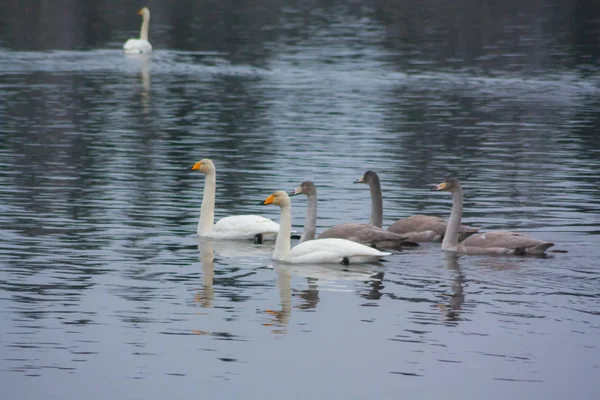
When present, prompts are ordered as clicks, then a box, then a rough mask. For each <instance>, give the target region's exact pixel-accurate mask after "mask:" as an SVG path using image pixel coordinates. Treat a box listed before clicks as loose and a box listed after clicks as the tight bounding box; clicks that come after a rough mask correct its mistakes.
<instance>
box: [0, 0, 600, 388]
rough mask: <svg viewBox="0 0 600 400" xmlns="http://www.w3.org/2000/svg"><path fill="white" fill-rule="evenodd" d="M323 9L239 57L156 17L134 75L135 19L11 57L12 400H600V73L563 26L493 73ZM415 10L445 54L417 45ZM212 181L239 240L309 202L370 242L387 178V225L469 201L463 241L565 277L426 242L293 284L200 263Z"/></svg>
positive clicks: (211, 245)
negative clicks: (311, 191) (516, 241)
mask: <svg viewBox="0 0 600 400" xmlns="http://www.w3.org/2000/svg"><path fill="white" fill-rule="evenodd" d="M26 3H27V2H26ZM109 3H110V2H109ZM322 3H323V4H321V3H318V4H320V6H319V7H316V6H315V8H302V7H303V6H300V7H301V8H296V6H292V5H289V6H288V7H283V8H281V9H277V10H276V11H275V10H272V11H270V12H265V16H264V18H263V19H258V20H257V21H258V22H256V23H255V24H254V25H253V24H247V25H243V27H240V28H239V29H240V31H239V32H238V31H235V30H234V31H235V32H237V34H239V37H238V36H236V35H229V36H227V35H225V36H226V38H225V39H223V37H222V36H223V35H221V33H222V32H221V30H220V29H221V28H222V26H221V25H218V27H217V28H215V29H216V31H215V32H213V33H212V35H213V36H207V37H206V38H205V39H199V38H200V37H203V36H202V33H206V29H207V22H206V21H204V20H202V21H204V22H202V21H195V22H194V21H192V22H190V21H187V22H189V23H190V24H191V25H190V28H189V30H187V31H183V32H182V31H181V29H183V28H182V27H181V26H179V27H178V26H177V24H176V23H175V22H173V21H172V20H171V19H169V18H171V17H173V16H172V15H171V14H168V13H167V12H166V10H165V9H164V6H160V5H158V4H156V7H154V8H153V7H152V3H150V7H151V9H157V11H156V12H155V13H154V14H153V22H152V23H151V37H150V39H151V41H152V43H153V44H154V46H155V49H156V51H155V52H154V53H153V54H152V55H151V56H125V55H124V54H122V52H121V50H120V46H121V45H122V43H123V42H124V40H125V39H126V38H127V37H131V36H133V35H135V32H136V30H137V29H138V26H139V21H138V19H137V18H135V17H134V16H135V11H137V8H136V6H135V5H133V4H132V5H131V7H130V8H131V10H123V9H121V8H119V10H118V13H119V15H118V18H117V21H119V23H118V24H117V23H116V22H114V20H113V23H114V24H115V25H118V27H112V26H111V27H110V29H108V30H106V29H104V30H102V28H101V26H103V25H102V24H95V25H93V28H94V29H98V30H99V31H98V32H100V33H98V32H96V31H94V32H96V33H95V34H94V35H91V36H89V37H88V36H85V38H87V39H85V40H84V39H81V38H80V37H79V36H77V35H75V34H73V37H74V39H73V40H72V41H68V40H67V41H66V42H64V41H61V40H63V39H64V37H63V36H60V35H58V36H56V35H55V36H52V35H50V36H48V37H45V38H44V40H41V41H35V40H33V39H31V38H29V39H28V38H23V37H20V36H19V34H18V33H19V31H18V30H16V29H17V28H15V26H16V25H14V26H13V25H11V26H13V28H10V29H13V30H8V29H7V30H5V31H3V34H2V35H0V120H1V121H2V122H1V123H0V171H1V173H0V224H1V226H2V230H1V234H2V240H1V241H0V385H1V386H2V392H3V396H2V398H6V399H29V398H48V399H50V398H51V399H76V398H77V399H78V398H81V397H82V396H85V397H86V398H89V399H105V398H115V399H166V398H181V399H191V398H206V397H208V398H252V399H265V398H294V399H295V398H298V399H300V398H303V399H304V398H307V397H309V396H310V397H314V398H340V399H348V398H398V395H399V394H400V393H401V394H403V395H405V396H408V397H413V398H425V399H429V398H440V397H443V398H451V399H467V398H473V399H474V398H482V397H483V396H485V397H486V398H491V399H505V398H523V399H532V398H540V399H542V398H543V399H549V398H552V399H563V398H577V399H594V398H596V397H597V395H598V393H599V391H600V385H599V383H598V376H599V374H600V266H599V263H598V257H599V256H600V247H599V244H600V186H599V184H598V182H599V180H598V177H599V176H600V136H599V135H600V134H599V132H600V119H599V118H598V116H599V115H600V79H599V78H598V76H600V75H598V72H600V68H599V65H600V64H599V63H598V61H597V60H598V57H597V54H596V53H595V52H597V51H598V50H597V48H596V49H595V50H593V49H592V48H591V47H586V42H585V41H583V42H582V43H583V44H582V43H580V42H576V43H575V44H573V43H565V42H563V41H562V40H563V38H564V37H566V36H565V35H563V34H564V33H565V32H569V29H570V26H567V25H561V24H560V23H561V21H562V19H560V18H559V16H560V15H561V12H560V7H562V6H563V5H561V4H559V2H556V5H555V6H553V7H550V8H544V10H545V11H544V12H541V14H539V15H538V14H536V16H537V17H539V23H540V25H539V26H538V28H539V30H536V31H529V29H530V26H531V25H529V24H528V21H527V20H525V21H524V20H523V18H525V19H527V18H526V17H527V16H528V15H529V14H527V13H525V14H523V15H521V16H520V17H519V18H516V17H515V18H514V19H511V18H508V19H506V18H505V19H504V20H502V19H499V18H492V19H491V20H493V21H503V22H501V23H500V22H498V23H497V24H496V25H494V26H493V27H490V28H489V31H487V33H488V36H485V40H487V42H486V43H487V44H486V43H483V44H481V46H480V47H477V46H478V44H474V43H472V42H470V41H469V40H470V39H468V38H471V37H473V35H467V36H465V37H463V36H461V35H460V34H458V33H457V32H454V31H452V30H447V29H446V28H447V26H446V25H445V23H444V22H443V21H445V20H444V19H443V18H441V17H440V18H439V19H436V18H434V17H431V16H429V17H428V16H427V15H424V14H423V15H422V14H419V13H418V12H417V11H414V10H413V14H409V16H407V17H405V16H404V14H402V13H395V12H393V11H394V10H387V9H386V7H385V5H381V4H379V3H378V2H364V4H363V3H360V2H359V3H356V4H361V5H360V6H358V5H355V6H352V7H347V6H344V5H343V4H338V3H337V2H322ZM161 4H162V3H161ZM258 4H262V3H260V2H259V3H258ZM262 5H263V6H264V4H262ZM119 7H122V6H119ZM160 7H163V9H161V8H160ZM552 10H554V11H552ZM557 10H558V11H557ZM125 11H127V12H125ZM129 11H132V12H131V13H132V14H133V16H131V18H129V17H126V16H127V15H128V14H129ZM262 11H264V9H262V8H260V7H259V9H257V10H254V9H248V10H246V9H240V10H237V13H240V14H241V15H247V16H248V15H249V16H250V17H248V18H249V19H252V17H253V16H256V13H258V14H261V12H262ZM396 11H398V10H396ZM421 11H422V10H421ZM115 12H116V11H115ZM415 12H417V14H418V15H421V17H422V18H425V19H426V20H428V21H430V22H431V21H433V22H431V24H433V25H429V26H430V30H425V31H421V30H419V29H417V30H414V29H416V28H415V27H414V26H412V28H411V26H408V25H406V24H404V25H402V24H401V23H400V22H402V21H404V18H409V17H410V18H409V19H410V21H412V22H413V23H414V22H415V21H418V20H419V19H418V18H417V19H416V20H415V19H414V18H413V17H414V13H415ZM440 12H445V11H444V10H442V11H440ZM494 12H495V11H494ZM98 13H99V14H98V15H99V17H98V18H107V19H108V20H111V15H112V14H111V11H110V10H109V9H108V8H107V9H103V10H101V11H98ZM219 13H221V14H218V15H221V16H228V15H229V14H228V13H226V12H224V11H223V10H221V11H219ZM273 13H275V15H272V14H273ZM233 14H234V15H237V14H236V13H235V12H234V13H233ZM534 14H535V12H534ZM94 15H96V14H94ZM229 16H231V15H229ZM411 16H412V17H411ZM72 17H73V18H75V19H76V18H77V16H76V15H75V16H72ZM213 17H214V16H213ZM468 17H469V15H466V16H465V18H467V19H468ZM488 17H490V16H489V15H488ZM580 17H581V16H580ZM3 18H5V19H7V18H13V20H12V21H14V20H17V19H18V18H20V14H18V13H17V12H15V11H14V10H13V13H12V14H11V13H10V12H9V11H7V13H6V14H5V17H3ZM115 18H116V17H115ZM173 18H174V17H173ZM182 18H183V16H182ZM199 18H200V19H202V18H204V17H199ZM206 18H209V17H206ZM428 18H429V19H428ZM431 18H433V20H431ZM449 18H451V19H452V18H455V19H456V18H459V17H457V16H456V15H454V14H452V15H450V16H449ZM461 18H462V17H461ZM532 18H533V17H532ZM534 19H535V18H534ZM225 20H226V21H230V22H228V23H229V24H233V25H234V26H236V25H235V23H234V22H231V21H237V20H236V19H235V18H233V19H227V18H225ZM436 21H437V22H436ZM440 21H441V22H440ZM187 22H186V23H187ZM404 22H405V23H407V21H404ZM488 22H489V21H488ZM552 23H554V24H555V25H553V26H555V27H556V31H547V30H544V26H546V24H550V25H551V24H552ZM194 24H196V25H194ZM67 25H68V24H67ZM255 25H256V26H255ZM57 26H58V27H54V28H48V29H54V30H57V31H59V32H60V24H57ZM227 26H229V25H227ZM536 26H537V25H536ZM591 26H592V28H593V29H598V27H597V21H596V25H591ZM592 28H589V29H591V30H592V31H593V29H592ZM40 29H41V28H40ZM465 29H466V28H465ZM469 29H474V28H468V29H467V31H469ZM494 29H496V30H494ZM536 29H537V28H536ZM73 32H77V31H76V30H75V28H73ZM186 32H187V33H186ZM190 32H191V33H190ZM235 32H234V33H235ZM260 32H262V34H259V33H260ZM594 32H595V31H594ZM192 33H193V35H192ZM467 33H468V32H467ZM186 34H189V36H190V37H193V40H185V36H186ZM178 35H179V36H178ZM457 35H458V36H457ZM61 38H62V39H61ZM240 38H248V41H247V42H246V41H243V40H241V39H240ZM250 38H251V40H250ZM444 38H445V39H444ZM515 38H520V41H519V40H516V39H515ZM59 39H60V40H59ZM510 39H515V40H514V41H513V40H510ZM65 40H66V39H65ZM82 40H83V42H82ZM211 40H212V41H211ZM482 40H483V39H482ZM485 40H483V41H484V42H485ZM65 43H66V44H65ZM82 43H83V44H82ZM592 47H593V46H592ZM204 157H210V158H212V159H213V160H214V161H215V164H216V166H217V205H216V207H217V209H216V214H217V217H223V216H226V215H230V214H239V213H260V214H262V215H265V216H268V217H271V218H274V219H278V218H279V215H278V211H279V210H278V209H277V208H276V207H260V206H258V205H257V204H258V203H259V201H261V200H263V199H264V198H265V197H266V196H267V195H269V194H271V193H272V192H273V191H275V190H288V191H289V190H292V189H293V188H295V187H296V186H298V184H299V183H300V182H301V181H303V180H309V179H310V180H313V181H314V182H315V183H316V184H317V187H318V194H319V220H318V227H319V230H323V229H325V228H327V227H329V226H331V225H333V224H337V223H342V222H350V221H356V222H366V221H368V217H369V206H370V204H369V193H368V189H367V188H366V187H365V186H363V185H353V184H352V182H353V181H354V180H356V179H357V178H359V177H360V176H361V175H362V173H364V172H365V171H366V170H369V169H372V170H376V171H378V172H379V174H380V177H381V180H382V186H383V194H384V209H385V215H384V224H385V225H389V224H391V223H392V222H393V221H395V220H396V219H398V218H400V217H403V216H407V215H411V214H414V213H427V214H432V215H439V216H448V215H449V211H450V196H449V195H448V194H447V193H432V192H431V191H430V189H431V187H432V186H433V185H434V184H437V183H439V182H440V181H441V180H443V179H444V178H445V177H446V176H449V175H453V176H457V177H459V178H460V179H461V180H462V181H463V185H464V186H465V213H464V220H465V222H467V223H469V224H472V225H475V226H478V227H481V228H482V229H483V230H490V229H511V230H518V231H521V232H526V233H529V234H531V235H534V236H536V237H538V238H540V239H544V240H549V241H553V242H555V243H556V246H555V248H558V249H561V250H566V251H568V252H567V253H550V256H549V257H547V258H523V257H492V256H470V257H458V258H456V257H450V256H447V255H444V254H443V252H442V251H441V250H440V245H439V244H426V245H423V246H421V247H419V248H418V249H414V250H410V251H405V252H402V253H396V254H393V255H392V256H390V257H387V258H386V260H385V262H382V263H379V264H367V265H362V266H357V267H356V266H353V267H347V268H343V267H341V266H340V267H334V266H294V267H290V266H285V265H278V264H275V263H274V262H272V261H271V259H270V255H271V252H272V250H273V245H272V244H265V245H253V244H251V243H236V242H219V241H201V240H198V239H197V238H196V237H195V230H196V223H197V218H198V214H199V209H200V203H201V200H202V188H203V184H204V179H203V177H202V176H201V175H200V174H195V173H190V172H188V169H189V167H190V166H191V165H192V164H193V163H194V162H195V161H197V160H199V159H201V158H204ZM305 203H306V200H305V199H304V198H299V197H296V198H294V199H293V207H294V208H293V215H294V229H296V230H298V231H302V226H301V224H302V221H303V218H304V212H305V205H306V204H305Z"/></svg>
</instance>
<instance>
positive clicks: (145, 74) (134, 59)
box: [125, 53, 152, 114]
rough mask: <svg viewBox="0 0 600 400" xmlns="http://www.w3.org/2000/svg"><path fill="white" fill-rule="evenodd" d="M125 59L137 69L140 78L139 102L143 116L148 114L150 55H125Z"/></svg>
mask: <svg viewBox="0 0 600 400" xmlns="http://www.w3.org/2000/svg"><path fill="white" fill-rule="evenodd" d="M125 57H126V59H127V60H128V61H129V62H130V63H131V64H134V65H135V66H136V68H139V70H140V75H141V78H142V92H141V96H140V102H141V104H142V111H143V113H144V114H148V113H149V112H150V107H149V102H150V66H151V65H152V54H151V53H141V54H127V53H126V54H125Z"/></svg>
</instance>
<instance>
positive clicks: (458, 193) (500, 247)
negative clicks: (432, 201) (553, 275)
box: [433, 178, 554, 255]
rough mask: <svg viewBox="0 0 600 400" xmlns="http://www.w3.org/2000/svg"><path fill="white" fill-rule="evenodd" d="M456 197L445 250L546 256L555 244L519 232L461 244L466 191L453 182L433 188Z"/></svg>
mask: <svg viewBox="0 0 600 400" xmlns="http://www.w3.org/2000/svg"><path fill="white" fill-rule="evenodd" d="M433 190H444V191H448V192H450V193H452V212H451V213H450V219H449V220H448V226H447V227H446V233H445V235H444V241H443V242H442V250H446V251H453V252H456V253H463V254H517V255H525V254H544V252H545V251H546V250H547V249H548V248H549V247H552V246H554V243H550V242H543V241H541V240H538V239H534V238H532V237H529V236H526V235H522V234H520V233H516V232H501V231H497V232H488V233H481V234H478V235H473V236H470V237H468V238H466V239H465V240H463V241H462V242H460V243H459V242H458V231H459V228H460V220H461V218H462V203H463V191H462V186H461V184H460V182H459V180H458V179H456V178H449V179H446V180H444V181H443V182H442V183H440V184H439V185H437V186H436V187H434V188H433Z"/></svg>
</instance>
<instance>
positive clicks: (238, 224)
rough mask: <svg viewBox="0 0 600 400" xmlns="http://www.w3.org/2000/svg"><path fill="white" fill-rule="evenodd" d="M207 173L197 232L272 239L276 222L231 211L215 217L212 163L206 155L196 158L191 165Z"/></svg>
mask: <svg viewBox="0 0 600 400" xmlns="http://www.w3.org/2000/svg"><path fill="white" fill-rule="evenodd" d="M190 169H191V170H192V171H200V172H202V173H203V174H204V175H205V176H206V180H205V182H204V196H203V198H202V208H201V209H200V219H199V220H198V230H197V233H198V236H200V237H209V238H214V239H233V240H236V239H254V240H255V241H257V242H259V243H260V242H262V241H263V240H274V239H275V237H276V236H277V232H279V224H278V223H276V222H274V221H272V220H270V219H268V218H265V217H261V216H259V215H234V216H231V217H225V218H222V219H220V220H219V221H218V222H217V223H216V224H215V223H214V221H215V191H216V182H217V173H216V170H215V164H213V162H212V161H211V160H209V159H207V158H205V159H203V160H200V161H198V162H197V163H195V164H194V165H193V166H192V167H191V168H190Z"/></svg>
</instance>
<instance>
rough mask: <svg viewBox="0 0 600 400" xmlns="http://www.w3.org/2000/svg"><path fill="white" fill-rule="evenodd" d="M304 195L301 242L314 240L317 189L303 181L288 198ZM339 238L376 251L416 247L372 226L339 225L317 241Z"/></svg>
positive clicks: (399, 237) (405, 240) (326, 231)
mask: <svg viewBox="0 0 600 400" xmlns="http://www.w3.org/2000/svg"><path fill="white" fill-rule="evenodd" d="M299 194H304V195H306V197H307V198H308V207H307V209H306V218H305V219H304V233H303V234H302V238H301V239H300V241H301V242H304V241H306V240H312V239H314V238H315V232H316V226H317V188H316V186H315V184H314V183H312V182H311V181H304V182H302V183H301V184H300V186H298V187H297V188H296V189H295V190H294V191H293V192H291V193H290V196H296V195H299ZM327 238H340V239H347V240H351V241H353V242H356V243H362V244H364V245H367V246H371V247H375V248H377V249H388V250H389V249H396V250H399V249H404V248H406V247H414V246H418V244H416V243H412V242H408V241H407V239H406V237H404V236H401V235H398V234H396V233H393V232H388V231H384V230H383V229H381V228H378V227H376V226H373V225H367V224H340V225H335V226H333V227H331V228H329V229H326V230H325V231H323V232H322V233H321V234H320V235H319V236H318V237H317V239H327Z"/></svg>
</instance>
